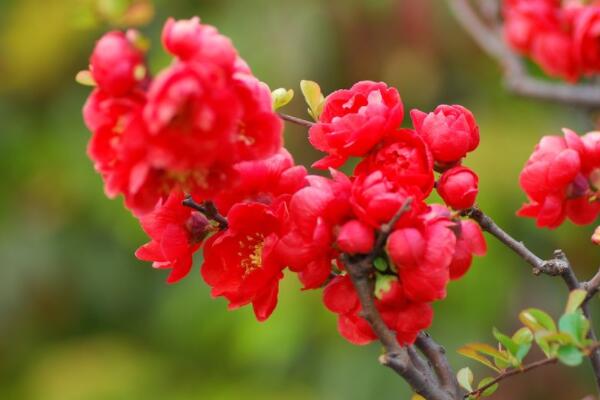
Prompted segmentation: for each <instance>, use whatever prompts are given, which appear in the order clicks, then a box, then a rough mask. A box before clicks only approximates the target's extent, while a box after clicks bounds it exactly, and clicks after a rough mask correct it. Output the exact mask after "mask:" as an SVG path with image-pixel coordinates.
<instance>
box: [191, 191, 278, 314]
mask: <svg viewBox="0 0 600 400" xmlns="http://www.w3.org/2000/svg"><path fill="white" fill-rule="evenodd" d="M286 214H287V211H286V209H285V207H279V208H278V209H277V210H272V209H271V208H269V207H268V206H266V205H264V204H259V203H242V204H237V205H235V206H234V207H233V208H232V209H231V210H230V211H229V213H228V214H227V220H228V222H229V228H228V229H227V230H225V231H222V232H220V233H218V234H216V235H214V236H212V237H211V238H210V239H208V240H207V241H206V244H205V246H204V263H203V264H202V269H201V271H202V276H203V277H204V280H205V281H206V283H208V284H209V285H210V286H211V288H212V290H211V294H212V296H213V297H218V296H223V297H225V298H226V299H227V300H229V308H230V309H235V308H238V307H241V306H243V305H246V304H249V303H252V306H253V308H254V314H255V315H256V318H257V319H258V320H259V321H264V320H266V319H267V318H268V317H269V316H270V315H271V313H272V312H273V310H274V309H275V305H276V304H277V294H278V291H279V280H280V279H281V278H282V277H283V273H282V270H283V269H284V267H285V264H284V263H283V262H281V261H280V259H279V258H278V257H277V254H276V252H275V251H274V250H275V248H276V246H277V243H278V242H279V239H280V237H281V234H282V230H283V228H284V225H285V223H286V222H287V215H286Z"/></svg>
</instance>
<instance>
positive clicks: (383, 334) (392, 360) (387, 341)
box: [341, 198, 458, 400]
mask: <svg viewBox="0 0 600 400" xmlns="http://www.w3.org/2000/svg"><path fill="white" fill-rule="evenodd" d="M411 201H412V199H410V198H409V199H407V200H406V201H405V202H404V204H403V205H402V206H401V207H400V209H399V210H398V212H397V213H396V214H395V215H394V217H393V218H392V219H391V220H390V221H389V222H388V223H387V224H384V225H383V226H382V227H381V230H380V232H379V237H378V242H377V244H376V246H375V247H374V249H373V251H372V252H371V253H370V254H367V255H357V256H350V255H348V254H342V255H341V260H342V262H343V263H344V265H345V266H346V270H347V271H348V274H349V276H350V279H351V280H352V284H353V285H354V288H355V290H356V293H357V295H358V298H359V300H360V304H361V307H362V311H361V316H362V317H363V318H364V319H365V320H366V321H367V322H368V323H369V325H370V326H371V328H372V329H373V332H374V333H375V335H376V336H377V338H378V339H379V341H380V342H381V344H382V345H383V347H384V349H385V353H384V354H383V355H382V356H381V357H379V361H380V362H381V364H383V365H385V366H387V367H389V368H391V369H393V370H394V371H395V372H396V373H397V374H399V375H400V376H402V377H403V378H404V379H405V380H406V381H407V382H408V384H409V385H410V386H411V387H412V388H413V390H414V391H415V392H417V393H418V394H420V395H421V396H423V397H425V398H426V399H430V400H453V399H457V398H458V397H456V396H454V395H453V393H451V392H449V391H446V390H445V389H444V388H443V387H442V386H441V385H439V384H438V382H436V381H435V379H434V377H433V374H432V373H431V372H430V370H428V369H427V368H425V363H424V362H423V360H422V359H421V358H420V357H419V356H418V354H416V353H415V352H414V349H413V348H411V347H402V346H400V344H399V343H398V340H397V339H396V334H395V333H394V332H393V331H392V330H391V329H389V328H388V326H387V325H386V323H385V322H384V321H383V319H382V318H381V315H380V314H379V311H378V310H377V306H376V305H375V299H374V295H373V292H374V286H375V282H374V279H373V275H374V268H373V260H374V259H375V258H376V257H377V256H378V254H379V252H380V251H381V249H382V248H383V247H384V246H385V241H386V240H387V238H388V236H389V234H390V232H391V231H392V229H393V226H394V225H395V224H396V222H397V221H398V220H399V219H400V218H401V217H402V215H403V214H404V213H406V212H407V211H408V210H409V209H410V204H411ZM441 356H442V357H444V355H443V354H441ZM456 390H458V389H456Z"/></svg>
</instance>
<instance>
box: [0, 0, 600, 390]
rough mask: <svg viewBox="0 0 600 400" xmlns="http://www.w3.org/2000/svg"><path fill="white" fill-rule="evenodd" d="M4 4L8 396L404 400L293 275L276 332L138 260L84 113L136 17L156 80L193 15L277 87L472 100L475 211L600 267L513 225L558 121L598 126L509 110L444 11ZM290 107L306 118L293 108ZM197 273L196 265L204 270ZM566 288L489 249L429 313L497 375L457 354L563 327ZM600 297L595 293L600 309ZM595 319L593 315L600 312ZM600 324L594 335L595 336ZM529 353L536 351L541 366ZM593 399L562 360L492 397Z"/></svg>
mask: <svg viewBox="0 0 600 400" xmlns="http://www.w3.org/2000/svg"><path fill="white" fill-rule="evenodd" d="M130 3H131V1H130V0H88V1H86V0H52V1H43V0H2V1H0V151H1V153H0V182H1V185H0V261H1V267H0V399H5V400H13V399H18V400H21V399H23V400H30V399H31V400H38V399H44V400H75V399H77V400H79V399H81V400H105V399H106V400H113V399H114V400H116V399H126V400H137V399H144V400H152V399H173V400H184V399H210V400H212V399H215V400H227V399H240V398H244V399H246V400H253V399H261V400H264V399H267V400H268V399H332V400H335V399H344V400H354V399H357V400H358V399H372V398H377V399H392V398H394V399H408V398H409V397H410V392H409V390H408V389H407V387H406V386H405V384H404V383H403V382H402V381H401V380H400V379H399V378H398V377H397V376H396V375H394V374H393V373H392V372H390V371H388V370H387V369H385V368H382V367H380V366H379V365H378V363H377V355H378V354H379V348H378V346H377V345H372V346H366V347H356V346H353V345H350V344H348V343H347V342H345V341H344V340H343V339H341V338H340V337H339V336H338V334H337V332H336V322H335V316H334V315H333V314H330V313H328V312H327V311H326V310H325V309H324V308H323V306H322V305H321V302H320V293H319V292H317V291H315V292H301V291H300V290H299V287H300V286H299V284H298V282H297V281H296V279H295V277H293V276H288V279H286V280H284V282H283V284H282V290H281V295H280V303H279V305H278V308H277V310H276V311H275V313H274V315H273V316H272V317H271V319H269V320H268V321H267V322H265V323H258V322H256V321H255V319H254V317H253V315H252V311H251V309H249V308H244V309H242V310H238V311H235V312H227V311H226V304H225V302H224V301H223V300H221V299H219V300H212V299H211V298H210V296H209V293H208V288H207V287H206V285H205V284H204V283H203V281H202V279H201V277H200V274H199V273H198V272H197V270H196V271H195V272H194V273H192V274H191V275H190V276H189V277H188V278H187V279H185V280H184V281H182V282H181V283H178V284H176V285H172V286H170V285H167V284H166V283H165V282H164V280H165V279H166V274H165V273H163V272H159V271H154V270H152V269H151V268H150V266H149V265H148V264H146V263H142V262H140V261H137V260H136V259H135V257H134V256H133V252H134V250H135V249H136V248H137V247H138V246H139V245H140V244H142V243H144V242H145V240H146V238H145V236H144V234H143V232H142V231H141V229H140V228H139V226H138V225H137V223H136V221H135V220H134V219H133V218H132V217H131V216H130V214H129V213H128V212H127V211H126V210H125V209H124V208H123V206H122V202H121V200H120V199H118V200H114V201H110V200H108V199H106V198H105V196H104V194H103V191H102V184H101V180H100V177H99V176H98V175H96V174H95V173H94V171H93V168H92V165H91V163H90V162H89V160H88V159H87V157H86V153H85V151H86V143H87V140H88V138H89V135H90V134H89V132H88V131H87V130H86V128H85V127H84V125H83V122H82V118H81V107H82V105H83V102H84V101H85V98H86V96H87V95H88V93H89V91H90V90H89V88H86V87H83V86H80V85H77V84H76V83H75V82H74V76H75V74H76V73H77V71H79V70H82V69H86V68H87V59H88V56H89V54H90V53H91V50H92V48H93V45H94V41H95V40H96V39H97V38H98V37H99V36H100V35H101V34H102V33H103V32H105V31H106V30H108V29H114V28H115V27H122V26H125V25H137V26H139V27H140V29H141V30H142V32H143V33H144V34H145V35H147V36H148V37H149V38H150V40H151V42H152V44H153V47H152V50H151V52H150V64H151V66H152V68H153V70H154V71H157V70H158V69H159V68H162V67H164V66H165V65H167V63H168V62H169V59H168V57H167V56H166V55H165V54H164V52H163V50H162V49H161V48H160V39H159V38H160V30H161V27H162V24H163V23H164V21H165V19H166V18H167V17H168V16H174V17H178V18H189V17H191V16H193V15H199V16H200V17H201V18H202V20H203V21H204V22H206V23H209V24H213V25H216V26H217V27H218V28H219V30H220V31H221V32H223V33H224V34H226V35H228V36H230V37H231V38H232V39H233V42H234V43H235V45H236V46H237V48H238V49H239V51H240V53H241V55H242V56H243V57H244V58H245V59H246V60H247V61H248V63H249V64H250V66H251V67H252V68H253V70H254V72H255V74H256V75H257V76H258V77H259V78H260V79H262V80H264V81H265V82H267V83H268V84H269V85H270V86H271V87H272V88H276V87H286V88H294V89H296V92H297V94H299V90H298V83H299V81H300V79H311V80H315V81H317V82H319V83H320V84H321V86H322V88H323V90H324V92H325V93H329V92H330V91H332V90H335V89H337V88H341V87H348V86H350V85H351V84H352V83H354V82H355V81H357V80H361V79H371V80H383V81H386V82H387V83H389V84H390V85H393V86H396V87H398V89H399V90H400V93H401V94H402V97H403V99H404V102H405V105H406V107H407V109H410V108H413V107H418V108H421V109H423V110H426V111H429V110H431V109H432V108H434V107H435V105H437V104H440V103H450V104H452V103H459V104H462V105H464V106H466V107H468V108H470V109H471V110H472V111H473V112H474V113H475V115H476V117H477V120H478V122H479V124H480V127H481V133H482V141H481V146H480V148H479V149H478V151H476V152H475V153H473V154H472V155H471V156H469V158H468V160H467V162H466V164H467V165H468V166H469V167H472V168H473V169H475V170H476V171H477V172H478V173H479V176H480V180H481V183H480V185H481V194H480V196H479V203H480V205H481V207H482V208H483V209H484V210H486V211H487V212H488V213H489V214H491V215H492V216H493V217H494V218H495V219H496V220H497V221H498V222H499V223H500V224H501V225H502V226H504V227H505V228H506V229H507V230H508V231H509V232H511V233H513V234H514V235H515V236H516V237H517V238H522V239H524V240H525V241H526V242H527V244H528V245H530V246H531V247H532V248H533V249H535V250H536V251H537V252H539V254H541V255H546V256H549V255H550V254H551V251H552V250H553V249H554V248H558V247H560V248H563V249H565V250H566V251H567V254H569V255H570V257H571V259H572V261H573V263H574V265H575V268H576V270H577V273H578V274H579V275H580V276H581V277H588V276H591V275H592V274H593V273H594V272H595V270H596V268H597V265H598V262H599V261H600V257H599V253H600V251H599V250H598V249H597V248H594V247H592V245H591V244H590V243H589V237H590V235H591V232H592V229H593V227H583V228H581V227H574V226H572V225H570V224H569V223H567V224H565V226H563V227H561V228H560V229H558V230H556V231H547V230H544V231H541V230H538V229H535V227H534V223H533V221H531V220H523V219H517V218H516V217H515V216H514V213H515V211H516V210H517V209H518V208H519V206H520V205H521V203H522V201H523V200H524V195H523V194H522V193H521V192H520V191H519V188H518V183H517V182H518V181H517V179H518V173H519V171H520V168H521V167H522V165H523V164H524V162H525V160H526V159H527V157H528V156H529V154H530V152H531V150H532V149H533V146H534V145H535V143H536V142H537V141H538V140H539V138H540V137H541V136H542V135H544V134H558V133H559V130H560V128H561V127H563V126H569V127H571V128H573V129H576V130H578V131H579V132H580V133H583V132H585V131H587V130H590V129H591V124H590V122H589V121H590V120H589V118H588V115H587V114H586V113H584V112H582V111H578V110H575V109H569V108H565V107H559V106H553V105H548V104H542V103H538V102H534V101H531V100H524V99H519V98H515V97H513V96H511V95H509V94H507V93H506V92H505V91H504V89H503V88H502V85H501V82H500V71H499V68H498V67H497V66H496V65H495V64H494V63H493V62H492V61H491V60H489V59H488V58H487V57H486V56H485V55H484V54H482V53H481V51H479V49H478V48H477V47H476V46H475V45H474V43H473V42H472V41H471V40H470V39H469V38H468V37H467V36H466V35H465V34H464V33H463V32H462V30H461V29H460V28H459V27H458V25H457V24H456V23H455V22H454V21H453V19H452V18H451V16H450V14H449V12H448V10H447V9H446V6H445V2H443V1H440V0H330V1H321V0H288V1H286V0H280V1H272V0H253V1H243V0H196V1H192V0H152V1H150V0H143V1H142V0H137V1H135V2H134V4H133V5H132V4H130ZM286 112H288V113H290V114H294V115H298V116H304V117H306V115H305V106H304V105H303V102H302V101H301V100H300V98H299V97H297V98H296V99H295V101H294V102H293V103H292V105H290V106H288V107H287V108H286ZM286 141H287V146H288V148H289V149H290V150H291V152H292V153H293V154H294V155H295V157H296V158H297V161H298V162H300V163H310V162H312V161H314V160H316V159H317V158H318V157H319V155H318V154H316V153H315V152H314V151H311V150H310V149H309V147H308V146H307V141H306V131H305V130H303V129H301V128H298V127H295V126H288V127H287V129H286ZM198 265H199V263H197V264H196V268H197V266H198ZM565 294H566V289H565V288H564V287H563V284H562V283H561V282H560V281H558V280H552V279H550V278H547V277H538V278H536V277H533V276H532V275H531V273H530V270H529V268H528V267H527V266H525V265H524V263H523V262H522V261H521V260H519V259H518V258H516V257H515V256H513V255H512V254H511V253H509V252H508V251H507V250H506V249H504V248H502V247H500V246H498V245H497V243H496V242H494V241H490V242H489V254H488V256H487V257H485V258H483V259H477V260H476V261H475V263H474V265H473V267H472V269H471V271H470V272H469V274H468V275H467V276H466V277H465V278H464V279H462V280H461V281H459V282H454V283H451V284H450V289H449V296H448V298H447V300H445V301H443V302H440V303H437V304H436V305H435V311H436V317H435V320H434V325H433V327H432V330H431V332H432V334H433V335H434V337H435V338H436V339H437V340H438V341H439V342H441V343H443V344H444V345H445V346H446V348H447V350H448V354H449V357H450V359H451V362H452V364H453V365H454V367H455V368H456V370H458V369H459V368H460V367H463V366H471V367H472V368H473V369H474V370H475V371H476V376H477V377H478V378H482V377H484V376H485V374H490V373H489V372H488V371H484V370H482V369H481V368H479V367H478V366H476V365H474V362H471V361H470V360H467V359H465V358H463V357H461V356H459V355H458V354H456V349H457V348H458V347H459V346H460V345H461V344H465V343H467V342H474V341H486V342H492V341H493V339H492V336H491V329H492V327H493V326H496V327H498V328H499V329H501V330H503V331H508V332H512V331H513V330H514V329H515V328H516V326H517V323H518V320H517V314H518V311H519V310H520V309H522V308H525V307H529V306H535V307H541V308H544V309H546V310H548V311H549V312H551V313H553V314H554V315H555V316H557V315H558V314H559V313H560V312H561V310H562V307H563V302H564V299H565ZM596 303H597V301H596ZM593 307H594V309H595V310H594V311H595V312H596V318H597V321H600V307H598V305H597V304H594V305H593ZM597 328H600V326H597ZM532 357H535V353H534V354H533V355H532ZM592 391H593V384H592V379H591V372H590V369H589V367H588V366H587V365H584V366H582V367H580V368H577V369H567V368H565V367H561V366H551V367H548V368H545V369H543V370H538V371H536V372H533V373H530V374H529V375H526V376H521V377H517V378H514V379H512V380H510V381H507V382H506V383H505V384H503V385H502V387H501V391H500V392H498V394H497V395H496V398H498V399H529V400H536V399H580V398H582V397H583V396H584V395H586V394H588V393H591V392H592Z"/></svg>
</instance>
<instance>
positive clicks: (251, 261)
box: [238, 232, 265, 277]
mask: <svg viewBox="0 0 600 400" xmlns="http://www.w3.org/2000/svg"><path fill="white" fill-rule="evenodd" d="M264 246H265V237H264V235H263V234H262V233H258V232H256V233H253V234H250V235H247V236H246V238H245V240H244V241H242V242H241V243H240V251H239V252H238V256H240V257H241V259H242V261H241V263H240V265H241V267H242V269H243V270H244V277H246V276H248V275H249V274H251V273H252V272H253V271H255V270H257V269H259V268H261V267H262V255H263V248H264Z"/></svg>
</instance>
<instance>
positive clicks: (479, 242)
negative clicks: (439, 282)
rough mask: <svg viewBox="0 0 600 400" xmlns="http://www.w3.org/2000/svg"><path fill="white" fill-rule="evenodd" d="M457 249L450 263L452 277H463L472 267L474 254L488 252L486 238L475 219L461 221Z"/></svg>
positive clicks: (479, 254) (480, 254)
mask: <svg viewBox="0 0 600 400" xmlns="http://www.w3.org/2000/svg"><path fill="white" fill-rule="evenodd" d="M458 231H459V232H458V238H457V240H456V249H455V251H454V256H453V257H452V262H451V263H450V266H449V269H450V279H459V278H461V277H462V276H463V275H464V274H465V273H466V272H467V271H468V270H469V268H470V267H471V263H472V262H473V255H476V256H484V255H485V253H486V252H487V245H486V243H485V238H484V237H483V233H482V232H481V228H480V227H479V225H478V224H477V223H475V222H473V221H470V220H466V221H460V229H459V230H458Z"/></svg>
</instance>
